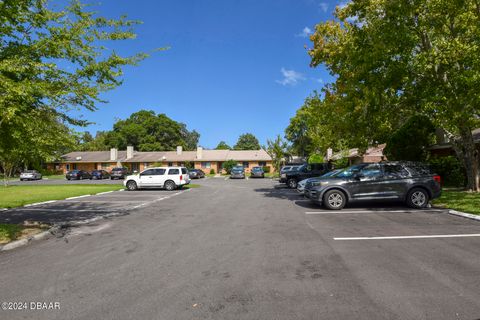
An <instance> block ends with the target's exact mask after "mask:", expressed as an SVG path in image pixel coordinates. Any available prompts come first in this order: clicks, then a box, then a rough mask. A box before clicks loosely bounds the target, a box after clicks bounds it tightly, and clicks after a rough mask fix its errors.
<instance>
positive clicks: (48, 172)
mask: <svg viewBox="0 0 480 320" xmlns="http://www.w3.org/2000/svg"><path fill="white" fill-rule="evenodd" d="M38 172H40V173H41V174H42V176H54V175H60V174H63V171H62V170H49V169H40V170H38Z"/></svg>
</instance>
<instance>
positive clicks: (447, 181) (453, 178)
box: [428, 156, 465, 188]
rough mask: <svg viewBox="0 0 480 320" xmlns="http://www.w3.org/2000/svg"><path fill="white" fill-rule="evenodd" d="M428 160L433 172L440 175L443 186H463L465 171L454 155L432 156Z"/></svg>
mask: <svg viewBox="0 0 480 320" xmlns="http://www.w3.org/2000/svg"><path fill="white" fill-rule="evenodd" d="M428 162H429V164H430V167H431V168H432V170H433V172H435V173H436V174H438V175H440V177H442V181H443V184H444V185H445V186H447V187H462V188H463V187H464V186H465V171H464V170H463V166H462V164H461V163H460V161H458V159H457V158H456V157H454V156H447V157H433V158H431V159H430V160H429V161H428Z"/></svg>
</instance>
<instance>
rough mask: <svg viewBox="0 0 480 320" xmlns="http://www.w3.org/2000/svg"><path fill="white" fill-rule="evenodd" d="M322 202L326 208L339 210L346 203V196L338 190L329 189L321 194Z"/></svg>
mask: <svg viewBox="0 0 480 320" xmlns="http://www.w3.org/2000/svg"><path fill="white" fill-rule="evenodd" d="M323 204H324V205H325V207H326V208H327V209H330V210H340V209H342V208H343V207H345V205H346V204H347V197H346V196H345V193H343V192H342V191H340V190H330V191H327V192H326V193H325V195H324V196H323Z"/></svg>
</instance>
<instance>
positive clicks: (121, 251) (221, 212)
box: [0, 179, 480, 320]
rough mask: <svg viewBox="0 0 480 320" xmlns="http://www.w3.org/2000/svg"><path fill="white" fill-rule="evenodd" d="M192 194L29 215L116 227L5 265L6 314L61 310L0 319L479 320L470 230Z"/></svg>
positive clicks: (222, 184)
mask: <svg viewBox="0 0 480 320" xmlns="http://www.w3.org/2000/svg"><path fill="white" fill-rule="evenodd" d="M194 183H199V184H201V187H200V188H196V189H192V190H189V191H180V192H173V193H169V192H166V191H161V190H151V191H138V192H126V191H125V192H113V193H110V194H105V195H100V196H95V197H89V198H81V199H78V200H77V201H70V202H68V201H66V202H65V203H64V202H60V203H54V204H47V205H45V206H42V207H39V208H38V209H41V210H36V211H38V213H37V214H40V213H41V212H42V210H52V212H53V211H55V209H60V208H64V209H65V208H67V209H66V210H69V212H70V213H69V214H71V215H74V216H75V215H78V217H82V219H83V218H85V217H83V216H82V215H84V214H87V213H89V215H88V216H87V217H86V218H91V217H92V214H93V216H94V215H95V212H96V214H98V215H101V214H102V211H100V210H104V209H105V210H108V212H119V211H122V210H123V211H122V212H124V214H122V215H120V216H117V217H111V218H108V219H102V220H99V221H96V222H95V223H91V224H87V225H84V226H80V227H75V228H71V229H70V232H67V233H65V234H64V235H63V236H62V237H52V238H51V239H49V240H45V241H37V242H34V243H32V244H31V245H28V246H26V247H22V248H19V249H16V250H13V251H7V252H1V253H0V269H1V270H2V272H1V273H0V282H1V283H2V286H0V299H1V300H2V301H59V302H60V304H61V309H60V310H52V311H42V312H38V311H37V312H35V311H24V312H20V311H0V318H6V319H23V318H25V317H34V318H35V319H92V318H102V319H152V318H158V319H382V320H383V319H412V320H413V319H415V320H416V319H435V320H437V319H471V320H473V319H479V318H480V289H479V288H480V268H479V267H480V223H479V222H477V221H473V220H468V219H464V218H460V217H456V216H451V215H449V214H447V213H445V212H444V211H443V210H437V209H427V210H410V209H408V208H406V207H404V206H402V205H400V204H397V205H389V204H367V205H363V206H355V207H347V208H346V209H344V210H343V211H340V212H334V211H327V210H323V209H321V208H319V207H316V206H314V205H312V204H310V203H309V201H305V200H303V199H302V198H301V197H300V196H299V195H298V194H296V191H293V190H289V189H286V188H283V187H281V186H279V185H278V184H277V183H276V182H275V181H272V180H268V179H265V180H262V179H258V180H257V179H249V180H224V179H206V180H195V181H194ZM173 194H176V195H175V196H172V195H173ZM160 199H161V200H160ZM79 210H92V211H79ZM95 210H97V211H95ZM44 212H45V214H48V213H49V211H44ZM65 212H66V211H65ZM9 214H10V213H8V212H5V213H0V217H2V218H3V217H4V215H9ZM72 219H73V218H72Z"/></svg>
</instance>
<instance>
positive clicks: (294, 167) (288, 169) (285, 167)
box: [280, 164, 302, 174]
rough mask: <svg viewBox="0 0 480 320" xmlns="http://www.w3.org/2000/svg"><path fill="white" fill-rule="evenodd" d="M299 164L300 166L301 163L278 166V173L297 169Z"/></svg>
mask: <svg viewBox="0 0 480 320" xmlns="http://www.w3.org/2000/svg"><path fill="white" fill-rule="evenodd" d="M301 166H302V165H301V164H296V165H286V166H283V167H282V168H280V174H282V173H286V172H288V171H293V170H297V169H298V168H300V167H301Z"/></svg>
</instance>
